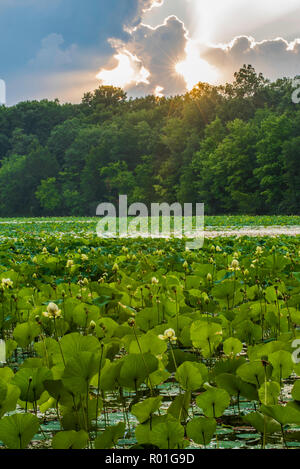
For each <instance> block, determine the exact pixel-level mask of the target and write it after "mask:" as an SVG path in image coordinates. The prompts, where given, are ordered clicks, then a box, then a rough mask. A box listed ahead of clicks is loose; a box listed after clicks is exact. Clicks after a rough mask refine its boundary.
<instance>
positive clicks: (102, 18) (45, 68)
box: [0, 0, 162, 104]
mask: <svg viewBox="0 0 300 469" xmlns="http://www.w3.org/2000/svg"><path fill="white" fill-rule="evenodd" d="M159 4H162V0H160V1H159V2H157V1H155V0H109V1H107V0H86V1H84V2H83V1H82V0H51V1H49V0H0V76H1V78H4V79H5V80H6V82H7V85H8V90H9V92H8V103H9V104H13V103H14V102H16V100H17V99H20V94H19V93H20V90H22V88H23V82H24V83H25V81H26V80H27V78H28V77H29V76H30V74H32V83H35V86H33V85H32V89H31V91H30V80H29V82H28V83H29V84H27V81H26V86H24V99H27V98H28V97H32V98H35V97H36V96H38V95H40V94H41V93H42V94H43V95H45V96H46V95H47V89H46V88H44V86H45V83H46V81H47V80H46V78H47V76H46V75H47V74H48V75H49V76H50V75H51V76H55V77H58V76H59V73H61V74H62V75H63V76H64V77H66V76H67V77H70V76H71V75H70V74H69V73H67V74H66V72H69V71H71V70H73V71H74V73H76V74H80V72H84V71H85V72H92V71H93V73H94V74H95V75H96V73H97V70H99V68H100V67H101V65H103V64H105V63H106V62H107V61H108V60H109V59H110V57H112V55H113V54H115V49H114V48H113V47H112V46H111V44H110V42H109V41H108V39H109V38H110V37H115V38H118V39H119V40H121V41H125V42H126V41H128V40H129V39H130V35H129V33H128V30H129V29H132V28H133V27H137V26H138V25H139V24H140V23H141V18H142V15H143V12H144V11H145V10H148V9H150V8H152V7H154V6H157V5H159ZM80 76H81V75H80ZM59 83H61V81H60V80H59ZM89 83H90V82H89V80H88V79H87V90H88V84H89ZM96 83H97V81H96ZM36 84H37V85H38V87H37V88H36ZM13 85H14V86H13ZM58 86H59V85H58ZM70 86H71V87H72V86H73V85H72V83H70ZM15 87H17V88H15ZM57 94H58V95H59V94H60V89H59V88H58V89H57ZM21 99H22V98H21Z"/></svg>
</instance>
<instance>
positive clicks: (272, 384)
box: [258, 381, 280, 405]
mask: <svg viewBox="0 0 300 469" xmlns="http://www.w3.org/2000/svg"><path fill="white" fill-rule="evenodd" d="M279 394H280V385H279V383H277V382H276V381H269V382H266V383H264V384H263V385H262V386H261V388H260V389H259V390H258V395H259V399H260V402H262V403H263V404H265V405H275V404H277V403H278V398H279Z"/></svg>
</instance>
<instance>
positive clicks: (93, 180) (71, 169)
mask: <svg viewBox="0 0 300 469" xmlns="http://www.w3.org/2000/svg"><path fill="white" fill-rule="evenodd" d="M293 91H294V88H293V80H292V79H289V78H283V79H278V80H277V81H275V82H271V81H269V80H267V79H266V78H264V76H263V75H262V74H260V73H257V72H256V71H255V70H254V68H253V67H252V66H251V65H244V66H243V67H242V68H241V69H240V70H239V71H238V72H236V73H235V76H234V81H233V83H228V84H226V85H222V86H212V85H209V84H206V83H201V82H200V83H199V84H198V85H197V86H196V87H195V88H194V89H193V90H192V91H190V92H188V93H186V94H185V95H183V96H174V97H156V96H146V97H142V98H135V99H133V98H128V96H127V94H126V92H124V91H123V90H122V89H120V88H115V87H112V86H100V87H99V88H98V89H96V90H95V91H94V92H89V93H86V94H85V95H84V97H83V99H82V102H81V103H80V104H60V103H59V101H58V100H55V101H49V100H46V99H45V100H42V101H27V102H20V103H19V104H17V105H15V106H11V107H5V106H1V107H0V165H1V167H0V216H1V217H20V216H31V217H32V216H34V217H35V216H91V215H95V214H96V207H97V205H98V204H99V203H102V202H106V201H109V202H116V201H117V199H118V195H119V194H127V195H128V200H129V202H130V203H132V202H144V203H146V204H147V205H150V204H151V203H152V202H168V203H173V202H175V201H177V202H181V203H187V202H192V203H197V202H198V203H205V212H206V214H211V215H218V214H242V213H244V214H248V215H267V214H287V215H293V214H294V215H297V214H300V165H299V157H300V105H297V104H295V103H293V101H292V94H293Z"/></svg>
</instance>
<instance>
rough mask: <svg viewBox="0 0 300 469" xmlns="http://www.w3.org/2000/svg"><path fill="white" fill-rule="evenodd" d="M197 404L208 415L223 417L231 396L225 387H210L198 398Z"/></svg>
mask: <svg viewBox="0 0 300 469" xmlns="http://www.w3.org/2000/svg"><path fill="white" fill-rule="evenodd" d="M196 403H197V406H198V407H199V408H200V409H202V410H203V413H204V415H205V416H206V417H213V418H217V417H221V416H222V415H223V413H224V410H225V409H227V407H228V406H229V404H230V396H229V394H228V392H227V391H225V389H217V388H210V389H209V390H208V391H205V392H204V393H202V394H200V396H198V397H197V399H196Z"/></svg>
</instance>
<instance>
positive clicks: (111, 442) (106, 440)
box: [95, 422, 125, 449]
mask: <svg viewBox="0 0 300 469" xmlns="http://www.w3.org/2000/svg"><path fill="white" fill-rule="evenodd" d="M124 432H125V423H123V422H120V423H118V425H114V426H111V427H108V428H107V429H106V430H104V432H103V433H102V435H100V436H98V437H97V438H96V440H95V449H110V448H112V447H114V446H116V445H117V444H118V441H119V439H120V438H123V436H124Z"/></svg>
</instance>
